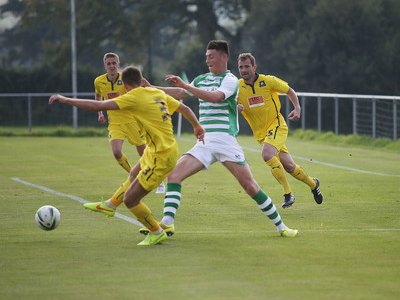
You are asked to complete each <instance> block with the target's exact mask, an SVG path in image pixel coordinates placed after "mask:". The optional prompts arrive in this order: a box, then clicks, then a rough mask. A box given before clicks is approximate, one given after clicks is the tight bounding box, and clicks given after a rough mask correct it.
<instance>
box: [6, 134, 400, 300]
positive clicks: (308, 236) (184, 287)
mask: <svg viewBox="0 0 400 300" xmlns="http://www.w3.org/2000/svg"><path fill="white" fill-rule="evenodd" d="M239 141H240V143H241V144H242V145H243V146H245V153H246V158H247V160H248V162H249V164H250V166H251V168H252V171H253V173H254V176H255V178H256V180H257V181H258V182H259V184H260V185H261V186H262V187H263V188H264V190H265V191H266V192H267V193H268V194H269V195H270V196H271V197H272V199H273V200H274V203H275V205H276V206H277V207H278V209H279V211H280V213H281V215H282V217H283V219H284V221H285V223H287V225H289V226H290V227H293V228H298V229H299V230H300V235H299V237H298V238H296V239H283V238H280V237H279V235H278V234H277V233H276V231H275V229H274V226H273V225H272V224H271V222H270V221H269V220H268V219H267V218H266V217H265V216H264V215H263V214H261V212H260V211H259V210H258V208H257V206H256V204H255V202H254V201H253V200H251V199H250V198H249V197H248V196H246V195H245V193H244V192H243V191H242V190H241V188H240V186H239V185H238V183H237V182H236V181H235V180H234V178H233V177H232V176H231V175H230V174H228V172H227V171H226V170H225V169H224V168H223V167H222V166H220V165H218V164H216V165H213V166H212V167H211V170H209V171H207V172H200V173H199V174H197V175H195V176H193V177H191V178H189V179H187V180H186V181H185V182H184V185H183V200H182V205H181V208H180V209H179V211H178V215H177V220H176V227H177V232H176V234H175V235H174V236H173V237H172V238H169V239H168V241H166V242H165V243H164V244H162V245H157V246H154V247H148V248H147V247H146V248H143V247H138V246H136V244H137V243H138V242H140V241H141V240H142V239H143V237H142V236H140V235H139V234H138V233H137V229H138V227H136V226H135V225H133V224H131V223H129V222H126V221H124V220H121V219H118V218H106V217H104V216H102V215H99V214H96V213H92V212H88V211H86V210H84V209H83V208H82V206H81V204H80V203H79V202H76V201H73V200H71V199H69V198H67V197H63V196H60V195H55V194H52V193H49V192H46V191H43V190H40V189H37V188H34V187H30V186H26V185H23V184H21V183H19V182H16V181H14V180H12V178H14V177H18V178H21V179H23V180H26V181H28V182H32V183H34V184H38V185H42V186H45V187H48V188H50V189H52V190H55V191H59V192H63V193H67V194H70V195H75V196H78V197H82V198H84V199H86V200H88V201H97V200H98V199H107V198H108V197H109V196H110V195H111V194H112V192H113V191H114V190H115V189H116V188H117V187H118V185H119V184H120V183H121V182H123V181H124V180H125V178H126V175H127V174H126V173H125V172H124V171H123V169H122V168H121V167H119V166H118V165H117V164H116V162H115V161H114V159H113V157H112V154H111V151H110V149H109V145H108V142H107V140H106V138H44V137H43V138H31V137H12V138H6V137H0V145H1V147H0V165H1V168H0V189H1V191H2V193H1V195H0V207H1V210H0V211H1V212H0V226H1V231H0V242H1V243H0V245H1V246H0V247H1V248H0V249H1V251H0V253H1V254H0V259H1V268H0V291H1V292H0V298H1V299H110V298H111V299H378V298H379V299H397V297H398V295H399V293H400V288H399V286H398V274H399V271H400V259H399V256H398V252H399V250H400V218H399V211H400V209H399V208H400V200H399V199H398V194H399V192H400V177H399V176H385V174H386V175H399V173H400V172H399V167H398V166H399V162H400V155H399V154H398V153H390V152H389V153H388V152H387V151H379V150H378V149H373V150H369V149H366V148H365V147H363V148H357V147H356V146H335V145H331V144H324V143H320V142H307V141H302V140H298V139H296V138H289V141H288V147H289V150H290V151H291V153H292V154H293V155H295V160H296V161H297V163H298V164H300V165H301V166H302V167H303V168H304V169H306V171H307V172H308V173H309V174H310V175H311V176H316V177H318V178H319V179H320V181H321V190H322V192H323V193H324V196H325V201H324V203H323V204H322V205H320V206H319V205H316V204H315V202H314V200H313V199H312V195H311V193H310V191H309V189H308V188H307V187H306V186H305V185H304V184H302V183H300V182H298V181H296V180H295V179H294V178H292V177H290V176H289V181H290V183H291V185H292V188H293V191H294V194H295V196H296V203H295V205H294V206H293V207H291V208H289V209H286V210H283V209H282V208H280V205H281V202H282V190H281V187H280V186H279V185H278V184H277V183H276V182H275V179H274V178H273V177H272V175H271V174H270V171H269V170H268V169H267V167H266V166H265V163H264V162H263V161H262V159H261V156H260V154H259V146H258V145H257V144H256V143H255V142H254V141H253V140H252V138H251V137H240V138H239ZM179 142H180V148H181V151H182V152H183V151H185V150H187V149H189V148H190V147H191V146H192V144H193V142H194V140H193V138H192V137H191V136H188V135H186V136H184V137H183V138H182V139H180V140H179ZM124 147H125V152H126V153H127V155H128V157H129V158H130V160H131V161H132V162H133V161H135V160H136V159H137V158H138V157H137V155H136V153H135V151H134V150H133V147H129V146H128V144H127V143H126V144H125V146H124ZM326 163H328V164H330V165H327V164H326ZM341 167H346V168H352V170H350V169H343V168H341ZM362 171H369V172H375V173H379V174H373V173H370V174H368V173H362ZM162 202H163V196H162V195H158V194H155V193H151V194H150V195H149V196H148V197H147V198H146V203H147V204H148V205H149V206H150V207H151V208H152V210H153V212H154V214H155V216H156V217H157V218H158V219H160V218H161V215H162ZM45 204H50V205H54V206H56V207H57V208H58V209H59V210H60V211H61V214H62V221H61V225H60V226H59V227H58V228H57V229H56V230H54V231H52V232H45V231H42V230H40V229H39V228H37V227H36V225H35V224H34V214H35V211H36V209H37V208H38V207H40V206H42V205H45ZM119 211H120V212H121V213H123V214H126V215H127V216H130V214H129V213H128V212H127V210H126V208H124V207H121V208H120V209H119Z"/></svg>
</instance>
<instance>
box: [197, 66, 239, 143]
mask: <svg viewBox="0 0 400 300" xmlns="http://www.w3.org/2000/svg"><path fill="white" fill-rule="evenodd" d="M191 85H193V86H195V87H197V88H199V89H201V90H206V91H215V90H218V91H221V92H223V93H224V95H225V99H224V100H222V101H220V102H217V103H211V102H207V101H204V100H202V99H199V121H200V124H201V125H202V126H203V127H204V129H205V130H206V132H224V133H228V134H230V135H233V136H236V135H237V134H238V132H239V123H238V113H237V107H236V106H237V102H236V99H237V96H238V88H239V85H238V79H237V77H236V76H235V75H233V74H232V73H231V72H230V71H229V70H228V71H226V72H224V73H221V74H218V75H215V74H212V73H206V74H203V75H199V76H197V77H196V78H195V79H194V80H193V81H192V82H191Z"/></svg>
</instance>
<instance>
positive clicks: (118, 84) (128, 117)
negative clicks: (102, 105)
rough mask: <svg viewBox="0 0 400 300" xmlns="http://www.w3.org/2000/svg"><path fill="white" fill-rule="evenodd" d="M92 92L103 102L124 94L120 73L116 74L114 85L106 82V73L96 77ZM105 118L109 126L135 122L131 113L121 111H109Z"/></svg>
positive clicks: (108, 81)
mask: <svg viewBox="0 0 400 300" xmlns="http://www.w3.org/2000/svg"><path fill="white" fill-rule="evenodd" d="M94 90H95V93H96V94H98V95H101V97H102V99H103V100H109V99H114V98H116V97H118V96H121V95H123V94H125V93H126V90H125V87H124V83H123V82H122V79H121V73H118V77H117V80H116V81H115V83H112V82H111V81H110V80H108V77H107V73H105V74H103V75H100V76H98V77H97V78H96V79H95V80H94ZM107 116H108V123H109V124H127V123H131V122H134V121H135V120H134V119H133V116H132V114H131V113H129V112H125V111H121V110H109V111H107Z"/></svg>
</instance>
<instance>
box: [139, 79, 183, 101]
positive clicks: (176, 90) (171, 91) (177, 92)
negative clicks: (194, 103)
mask: <svg viewBox="0 0 400 300" xmlns="http://www.w3.org/2000/svg"><path fill="white" fill-rule="evenodd" d="M141 86H143V87H146V86H148V87H154V88H156V89H159V90H162V91H163V92H165V93H166V94H167V95H170V96H172V97H174V98H175V99H179V100H182V99H185V98H187V97H189V95H188V94H187V93H186V92H185V90H184V89H182V88H180V87H164V86H156V85H151V83H150V82H149V81H148V80H147V79H146V78H142V84H141Z"/></svg>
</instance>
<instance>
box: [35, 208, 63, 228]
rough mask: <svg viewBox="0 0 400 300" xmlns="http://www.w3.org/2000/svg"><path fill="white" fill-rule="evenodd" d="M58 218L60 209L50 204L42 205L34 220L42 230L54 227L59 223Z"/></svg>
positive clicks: (59, 218)
mask: <svg viewBox="0 0 400 300" xmlns="http://www.w3.org/2000/svg"><path fill="white" fill-rule="evenodd" d="M60 220H61V214H60V211H59V210H58V209H57V208H55V207H54V206H51V205H45V206H42V207H41V208H39V209H38V210H37V212H36V214H35V222H36V224H37V226H39V228H40V229H43V230H53V229H56V228H57V226H58V225H60Z"/></svg>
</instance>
